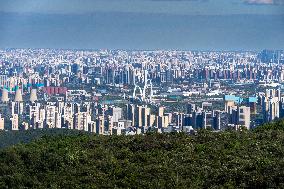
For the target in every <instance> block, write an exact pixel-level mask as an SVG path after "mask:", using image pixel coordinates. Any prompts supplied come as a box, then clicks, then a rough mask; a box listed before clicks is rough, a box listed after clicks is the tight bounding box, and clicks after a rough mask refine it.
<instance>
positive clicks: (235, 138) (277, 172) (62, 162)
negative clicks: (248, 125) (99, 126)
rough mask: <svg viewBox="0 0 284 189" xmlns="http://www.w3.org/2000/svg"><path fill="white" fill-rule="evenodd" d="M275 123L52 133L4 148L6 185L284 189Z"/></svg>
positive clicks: (281, 134)
mask: <svg viewBox="0 0 284 189" xmlns="http://www.w3.org/2000/svg"><path fill="white" fill-rule="evenodd" d="M282 126H283V125H282ZM273 128H274V127H269V126H266V127H265V129H262V130H260V129H259V130H257V131H241V132H234V131H226V132H221V133H214V132H210V131H199V132H198V135H196V136H188V135H186V134H182V133H180V134H178V133H176V134H156V133H150V134H148V135H144V136H142V135H137V136H93V135H86V134H73V135H67V136H66V135H65V136H64V135H58V136H55V137H50V136H46V137H42V138H41V139H38V140H35V141H33V142H30V143H28V144H18V145H16V146H12V147H9V148H6V149H2V150H1V151H0V159H1V162H0V188H5V187H6V188H24V187H26V188H247V187H248V188H269V187H272V188H284V158H283V157H284V130H283V129H282V130H281V129H277V130H274V129H273Z"/></svg>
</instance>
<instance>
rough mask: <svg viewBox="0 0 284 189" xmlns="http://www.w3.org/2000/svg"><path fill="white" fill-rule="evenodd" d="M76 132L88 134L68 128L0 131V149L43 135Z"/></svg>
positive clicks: (71, 133)
mask: <svg viewBox="0 0 284 189" xmlns="http://www.w3.org/2000/svg"><path fill="white" fill-rule="evenodd" d="M78 134H88V133H87V132H83V131H77V130H68V129H43V130H41V129H36V130H26V131H0V149H1V148H5V147H9V146H12V145H15V144H18V143H28V142H31V141H32V140H35V139H40V138H41V137H43V136H51V137H54V136H58V135H64V136H70V135H78Z"/></svg>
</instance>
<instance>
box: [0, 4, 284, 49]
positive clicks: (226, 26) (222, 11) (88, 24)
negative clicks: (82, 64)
mask: <svg viewBox="0 0 284 189" xmlns="http://www.w3.org/2000/svg"><path fill="white" fill-rule="evenodd" d="M0 47H1V48H9V47H24V48H27V47H30V48H80V49H82V48H88V49H90V48H93V49H101V48H110V49H202V50H213V49H216V50H259V49H264V48H271V49H284V0H0Z"/></svg>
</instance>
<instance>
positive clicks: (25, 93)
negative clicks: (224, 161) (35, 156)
mask: <svg viewBox="0 0 284 189" xmlns="http://www.w3.org/2000/svg"><path fill="white" fill-rule="evenodd" d="M283 84H284V51H281V50H279V51H271V50H263V51H261V52H244V51H240V52H226V51H224V52H221V51H220V52H217V51H216V52H209V51H177V50H176V51H174V50H171V51H163V50H156V51H124V50H56V49H5V50H3V49H2V50H0V87H1V103H0V114H1V117H0V130H27V129H48V128H65V129H75V130H82V131H88V132H92V133H96V134H103V135H120V134H125V135H133V134H143V133H146V132H149V131H156V132H162V133H163V132H186V133H192V132H195V131H196V130H198V129H201V128H204V129H205V128H206V129H207V128H208V129H211V130H213V131H222V130H225V129H236V130H238V129H243V128H246V129H253V128H255V127H257V126H259V125H261V124H264V123H266V122H270V121H273V120H275V119H279V118H282V117H284V105H283V102H284V96H282V91H283Z"/></svg>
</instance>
